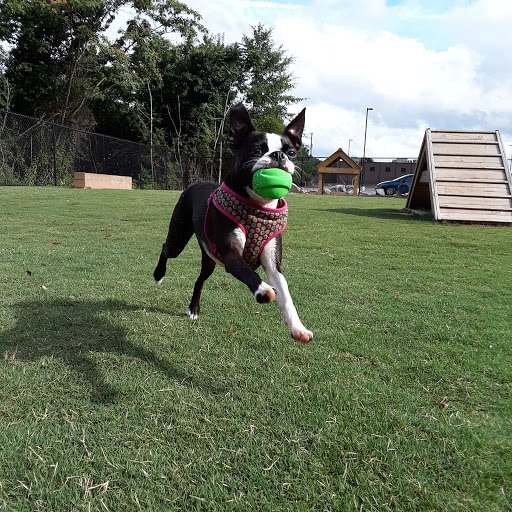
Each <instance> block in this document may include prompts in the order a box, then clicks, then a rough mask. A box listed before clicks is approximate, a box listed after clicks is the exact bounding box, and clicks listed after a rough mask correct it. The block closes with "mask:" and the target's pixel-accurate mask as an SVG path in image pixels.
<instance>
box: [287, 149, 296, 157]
mask: <svg viewBox="0 0 512 512" xmlns="http://www.w3.org/2000/svg"><path fill="white" fill-rule="evenodd" d="M286 154H287V155H288V156H289V157H290V158H295V157H296V156H297V151H295V150H294V149H289V150H288V151H287V152H286Z"/></svg>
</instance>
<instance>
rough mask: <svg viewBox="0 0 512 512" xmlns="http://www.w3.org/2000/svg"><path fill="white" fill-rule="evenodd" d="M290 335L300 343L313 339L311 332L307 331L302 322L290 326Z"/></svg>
mask: <svg viewBox="0 0 512 512" xmlns="http://www.w3.org/2000/svg"><path fill="white" fill-rule="evenodd" d="M290 336H291V337H292V338H293V339H294V340H297V341H300V342H301V343H307V342H308V341H311V340H312V339H313V333H312V332H311V331H308V330H307V329H306V328H305V327H304V326H303V325H302V324H301V325H298V326H291V327H290Z"/></svg>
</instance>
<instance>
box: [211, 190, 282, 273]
mask: <svg viewBox="0 0 512 512" xmlns="http://www.w3.org/2000/svg"><path fill="white" fill-rule="evenodd" d="M211 204H213V205H214V206H215V208H217V210H219V212H221V213H223V214H224V215H225V216H226V217H228V218H229V219H231V220H232V221H233V222H234V223H235V224H236V225H237V226H238V227H239V228H240V229H241V230H242V231H243V233H244V235H245V246H244V250H243V253H242V257H243V258H244V260H245V262H246V263H247V264H248V265H249V267H250V268H251V269H253V270H255V269H257V268H258V266H259V264H260V254H261V251H262V250H263V248H264V247H265V246H266V245H267V244H268V243H269V242H270V240H272V239H273V238H274V237H276V236H277V235H278V234H279V233H281V232H282V231H283V230H284V228H285V227H286V222H287V218H288V205H287V204H286V201H285V200H284V199H279V202H278V204H277V208H265V207H264V206H260V205H259V204H257V203H254V202H253V201H251V200H249V199H245V198H244V197H241V196H239V195H238V194H237V193H236V192H233V191H232V190H231V189H230V188H229V187H228V186H227V185H226V184H225V183H222V185H221V186H220V187H219V188H218V189H216V190H214V191H213V192H212V194H211V195H210V197H209V199H208V210H209V209H210V205H211ZM206 217H208V214H207V215H206ZM204 234H205V235H206V239H207V240H208V243H209V244H210V251H211V253H212V254H213V255H214V256H215V258H216V259H217V260H218V261H220V262H221V263H223V261H222V258H221V257H220V256H219V254H218V252H217V247H216V246H215V244H214V243H213V242H212V241H211V240H210V237H209V236H208V229H207V225H206V218H205V224H204Z"/></svg>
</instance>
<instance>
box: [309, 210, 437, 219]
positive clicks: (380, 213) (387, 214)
mask: <svg viewBox="0 0 512 512" xmlns="http://www.w3.org/2000/svg"><path fill="white" fill-rule="evenodd" d="M316 211H319V212H328V213H342V214H345V215H355V216H357V217H369V218H373V219H385V220H401V221H409V222H431V221H432V219H433V217H432V215H431V214H429V213H427V214H426V215H412V214H410V213H404V212H402V211H400V210H397V209H396V208H372V209H365V208H322V209H316Z"/></svg>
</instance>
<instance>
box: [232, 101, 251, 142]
mask: <svg viewBox="0 0 512 512" xmlns="http://www.w3.org/2000/svg"><path fill="white" fill-rule="evenodd" d="M255 130H256V128H254V125H253V124H252V121H251V116H249V112H247V109H246V108H245V106H244V104H243V103H238V105H235V106H234V107H232V108H231V110H230V111H229V140H230V141H231V142H232V143H233V144H234V145H235V146H236V145H237V144H238V142H239V141H240V140H241V139H243V138H244V137H245V136H246V135H248V134H249V133H251V132H254V131H255Z"/></svg>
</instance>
